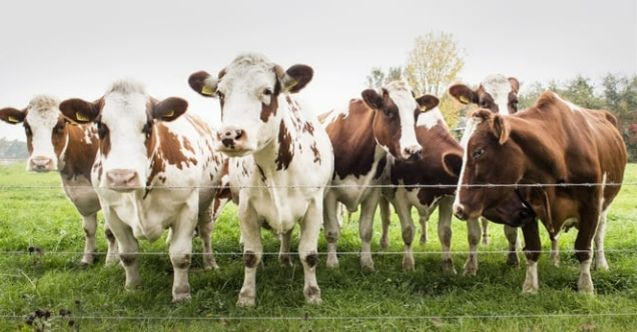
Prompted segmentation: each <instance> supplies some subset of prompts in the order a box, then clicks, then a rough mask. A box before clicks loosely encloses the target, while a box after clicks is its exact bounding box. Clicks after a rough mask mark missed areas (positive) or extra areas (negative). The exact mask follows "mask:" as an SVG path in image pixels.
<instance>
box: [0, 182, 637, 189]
mask: <svg viewBox="0 0 637 332" xmlns="http://www.w3.org/2000/svg"><path fill="white" fill-rule="evenodd" d="M636 185H637V182H623V183H615V182H608V183H596V182H585V183H486V184H410V185H400V184H326V185H322V186H321V185H281V186H277V185H210V186H148V187H107V188H99V187H98V188H96V187H93V186H89V185H83V186H64V187H65V188H86V189H94V190H117V189H126V190H131V189H133V190H134V189H170V190H172V189H183V190H189V189H282V188H290V189H318V188H381V189H383V188H391V189H396V188H406V189H417V188H435V189H453V188H458V187H460V188H494V189H497V188H544V187H553V188H568V187H584V188H592V187H602V186H603V187H609V186H610V187H620V186H636ZM60 188H62V185H57V186H52V185H1V186H0V190H13V189H55V190H58V189H60Z"/></svg>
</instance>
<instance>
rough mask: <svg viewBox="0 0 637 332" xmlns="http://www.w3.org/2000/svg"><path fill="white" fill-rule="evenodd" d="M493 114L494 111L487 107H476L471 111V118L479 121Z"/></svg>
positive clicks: (487, 118) (489, 117)
mask: <svg viewBox="0 0 637 332" xmlns="http://www.w3.org/2000/svg"><path fill="white" fill-rule="evenodd" d="M493 114H494V113H493V112H491V111H490V110H488V109H484V108H478V109H477V110H475V111H473V112H472V113H471V118H472V119H474V120H476V121H477V122H478V123H480V122H483V121H487V120H489V119H491V118H492V117H493Z"/></svg>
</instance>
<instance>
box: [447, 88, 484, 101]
mask: <svg viewBox="0 0 637 332" xmlns="http://www.w3.org/2000/svg"><path fill="white" fill-rule="evenodd" d="M449 94H450V95H451V96H452V97H454V98H456V100H458V101H459V102H461V103H463V104H465V105H467V104H477V103H478V94H477V93H476V92H475V91H473V90H471V88H469V87H468V86H466V85H464V84H454V85H452V86H450V87H449Z"/></svg>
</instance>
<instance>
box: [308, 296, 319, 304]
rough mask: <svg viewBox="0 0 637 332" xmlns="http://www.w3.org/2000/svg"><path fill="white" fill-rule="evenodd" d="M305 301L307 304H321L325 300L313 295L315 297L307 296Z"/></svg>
mask: <svg viewBox="0 0 637 332" xmlns="http://www.w3.org/2000/svg"><path fill="white" fill-rule="evenodd" d="M305 302H306V303H307V304H311V305H321V304H323V300H321V297H320V296H318V297H313V298H306V299H305Z"/></svg>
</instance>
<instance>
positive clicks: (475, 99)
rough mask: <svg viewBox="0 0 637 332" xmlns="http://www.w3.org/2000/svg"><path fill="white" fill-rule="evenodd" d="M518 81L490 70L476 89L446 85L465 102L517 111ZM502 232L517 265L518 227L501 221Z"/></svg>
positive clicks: (510, 259) (485, 235) (556, 255)
mask: <svg viewBox="0 0 637 332" xmlns="http://www.w3.org/2000/svg"><path fill="white" fill-rule="evenodd" d="M519 91H520V82H519V81H518V80H517V79H516V78H515V77H506V76H504V75H502V74H493V75H489V76H487V77H485V78H484V79H483V80H482V82H480V85H479V86H478V88H477V89H471V88H470V87H468V86H466V85H464V84H461V83H460V84H453V85H451V86H450V87H449V94H450V95H451V96H452V97H454V98H455V99H456V100H458V101H459V102H460V103H462V104H465V105H472V104H473V105H478V106H479V107H481V108H483V109H488V110H490V111H492V112H494V113H501V114H514V113H516V112H517V111H518V109H519V108H518V93H519ZM471 124H472V122H470V121H469V122H467V126H466V128H465V131H464V133H463V136H462V139H461V140H460V142H461V145H462V146H463V147H464V146H465V145H466V141H467V137H468V135H467V134H468V133H469V132H471V130H472V129H471V128H470V126H471ZM480 219H481V224H482V243H484V244H488V243H489V238H490V236H489V231H488V225H489V222H488V220H487V219H485V218H480ZM504 235H505V237H506V238H507V241H508V242H509V252H508V254H507V264H509V265H511V266H518V265H519V264H520V259H519V258H518V255H517V253H516V250H517V247H518V231H517V229H515V228H513V227H510V226H507V225H504ZM557 249H558V248H557V241H554V251H553V252H552V253H551V257H552V260H553V262H554V263H555V265H558V264H559V252H558V251H557Z"/></svg>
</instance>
